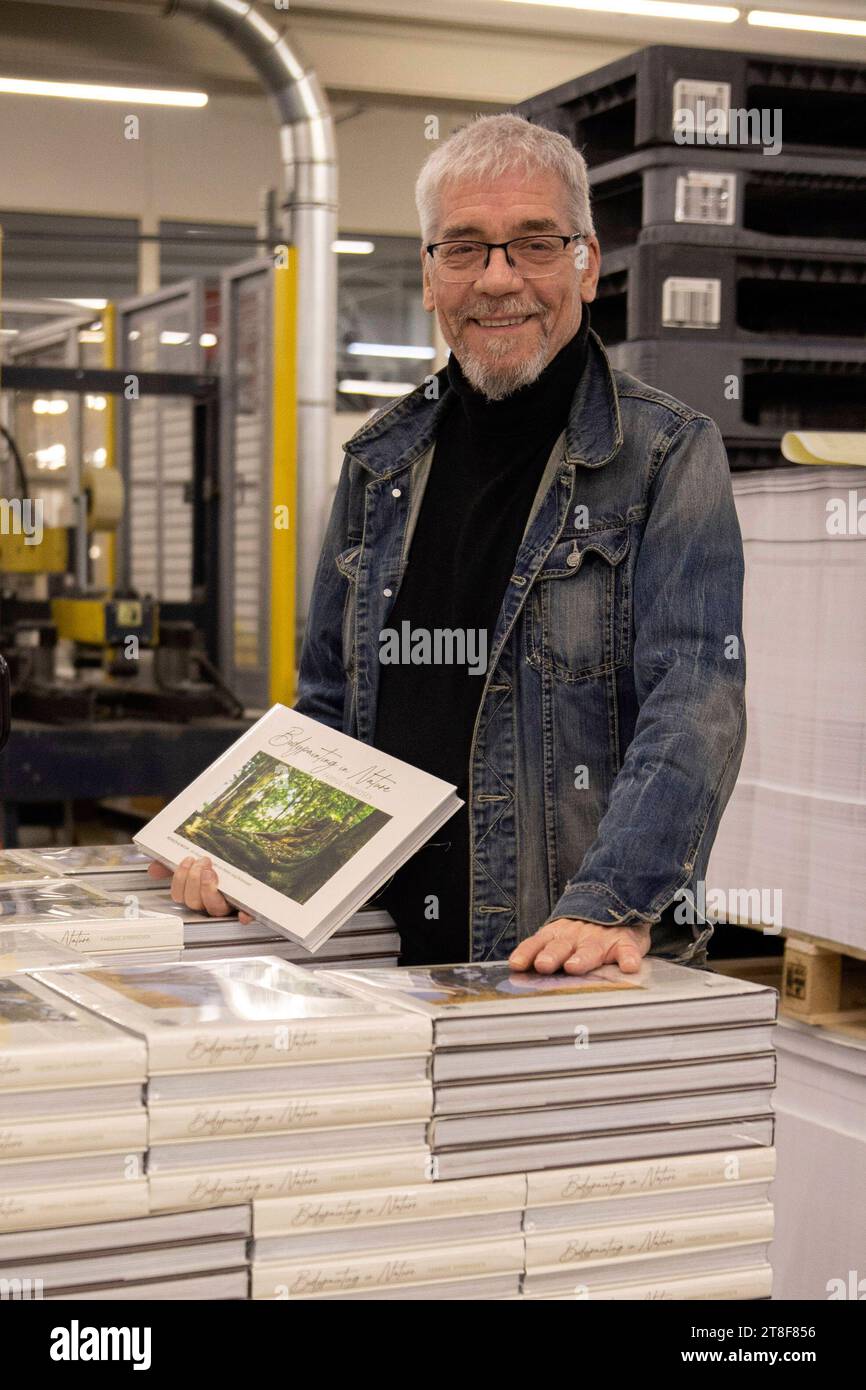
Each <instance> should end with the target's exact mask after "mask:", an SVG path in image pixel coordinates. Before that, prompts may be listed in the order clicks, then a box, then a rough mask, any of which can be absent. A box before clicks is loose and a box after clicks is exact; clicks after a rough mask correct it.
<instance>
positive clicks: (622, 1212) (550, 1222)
mask: <svg viewBox="0 0 866 1390" xmlns="http://www.w3.org/2000/svg"><path fill="white" fill-rule="evenodd" d="M771 1200H772V1184H771V1183H769V1182H729V1183H725V1184H724V1185H723V1186H720V1187H684V1188H680V1189H679V1190H677V1191H674V1192H642V1193H641V1195H640V1196H639V1197H602V1198H600V1199H599V1200H598V1201H597V1202H581V1203H579V1204H576V1203H574V1202H563V1203H562V1204H561V1205H560V1206H555V1207H528V1208H527V1210H526V1212H525V1213H524V1220H523V1229H524V1230H525V1231H569V1230H571V1231H573V1230H574V1229H575V1227H576V1226H579V1227H580V1228H581V1230H582V1229H584V1227H587V1226H611V1225H615V1224H616V1223H617V1222H620V1221H626V1222H628V1221H654V1220H655V1219H656V1217H667V1216H686V1215H688V1214H689V1213H690V1212H691V1213H704V1214H709V1213H710V1212H713V1211H727V1210H729V1209H730V1208H732V1207H749V1206H754V1205H755V1204H756V1203H758V1202H769V1201H771Z"/></svg>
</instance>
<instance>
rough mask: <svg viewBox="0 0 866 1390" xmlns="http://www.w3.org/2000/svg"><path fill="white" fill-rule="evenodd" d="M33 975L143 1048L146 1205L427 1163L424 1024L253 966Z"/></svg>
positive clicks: (278, 970)
mask: <svg viewBox="0 0 866 1390" xmlns="http://www.w3.org/2000/svg"><path fill="white" fill-rule="evenodd" d="M39 979H40V980H41V981H42V982H43V983H44V984H48V985H50V986H51V988H52V989H55V990H57V991H59V992H60V993H61V994H63V995H64V996H66V997H68V998H71V999H74V1000H75V1001H76V1003H78V1004H80V1005H82V1006H85V1007H87V1008H88V1009H92V1010H94V1011H95V1012H96V1013H98V1014H100V1015H101V1016H103V1017H104V1018H107V1019H110V1020H111V1021H112V1022H114V1023H116V1024H119V1025H120V1026H122V1027H123V1028H125V1029H128V1030H129V1032H130V1034H132V1035H135V1036H136V1037H138V1038H140V1039H143V1040H144V1041H145V1042H146V1044H147V1071H148V1092H147V1111H148V1156H147V1171H148V1178H149V1183H150V1198H151V1206H152V1209H153V1210H183V1209H185V1208H189V1209H195V1208H200V1207H209V1206H224V1205H230V1204H233V1203H234V1202H237V1201H239V1200H244V1199H247V1198H249V1197H251V1196H253V1195H256V1194H262V1195H278V1194H281V1193H287V1192H293V1191H298V1190H301V1191H315V1190H317V1189H318V1190H323V1191H327V1190H329V1189H333V1188H337V1187H341V1186H342V1187H346V1186H351V1187H358V1186H368V1185H371V1184H372V1185H378V1184H381V1183H383V1182H392V1181H404V1182H405V1181H412V1180H421V1179H423V1178H424V1176H425V1174H426V1173H427V1171H428V1169H429V1163H430V1158H429V1150H428V1148H427V1143H426V1140H427V1125H428V1122H429V1118H430V1114H431V1109H432V1089H431V1086H430V1082H429V1080H428V1079H427V1069H428V1058H429V1051H430V1034H431V1029H430V1023H429V1021H428V1020H427V1019H423V1018H419V1017H417V1016H414V1015H411V1014H409V1013H407V1012H406V1011H405V1010H400V1009H394V1008H392V1007H391V1006H389V1005H388V1004H387V1003H382V1004H378V1003H371V1002H369V1001H367V1000H363V999H360V998H359V997H357V996H355V995H352V994H351V993H349V992H348V991H346V990H344V989H341V988H340V987H339V986H338V985H333V984H332V983H331V981H332V979H333V975H332V974H330V973H328V974H325V973H322V972H312V971H309V970H303V969H301V968H300V967H298V966H294V965H291V964H289V963H288V962H286V961H282V960H278V959H276V958H275V957H269V956H265V957H253V958H251V959H249V960H228V961H212V962H207V963H202V964H199V965H194V964H193V965H187V964H183V963H179V964H167V965H124V964H122V963H120V964H118V965H117V966H116V967H114V968H112V969H105V968H101V969H96V970H86V971H75V972H72V971H69V972H60V971H57V972H52V971H45V972H40V973H39Z"/></svg>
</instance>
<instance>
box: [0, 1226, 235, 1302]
mask: <svg viewBox="0 0 866 1390" xmlns="http://www.w3.org/2000/svg"><path fill="white" fill-rule="evenodd" d="M249 1236H250V1207H249V1204H244V1205H241V1206H234V1207H222V1208H219V1209H217V1210H215V1211H195V1212H183V1213H176V1214H171V1215H164V1216H142V1217H138V1218H137V1219H132V1220H127V1221H100V1222H96V1223H93V1224H86V1225H79V1226H63V1227H54V1228H53V1229H49V1230H43V1231H18V1232H6V1233H0V1280H2V1281H4V1286H5V1287H6V1288H7V1289H12V1290H18V1291H20V1294H19V1296H20V1297H22V1298H24V1297H26V1298H41V1299H62V1300H68V1299H75V1300H76V1301H77V1300H78V1299H92V1300H98V1301H101V1300H104V1299H111V1300H112V1301H116V1300H119V1299H144V1300H146V1301H147V1302H151V1301H153V1300H155V1299H160V1300H166V1299H172V1300H175V1299H227V1298H243V1299H245V1298H247V1297H248V1296H249V1294H248V1289H249Z"/></svg>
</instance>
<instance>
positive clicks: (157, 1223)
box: [0, 1180, 251, 1265]
mask: <svg viewBox="0 0 866 1390" xmlns="http://www.w3.org/2000/svg"><path fill="white" fill-rule="evenodd" d="M142 1186H143V1187H144V1188H145V1191H146V1190H147V1183H146V1182H144V1181H143V1180H142ZM250 1231H251V1212H250V1207H249V1206H248V1205H246V1206H239V1207H217V1208H216V1209H215V1210H214V1211H190V1212H179V1213H176V1214H171V1215H168V1216H150V1215H148V1216H143V1217H131V1218H129V1219H120V1220H115V1221H98V1222H88V1223H87V1224H86V1225H83V1224H78V1225H76V1226H75V1227H73V1228H72V1229H71V1230H70V1229H69V1227H67V1226H60V1227H53V1228H50V1229H48V1230H44V1229H43V1230H39V1231H19V1232H17V1233H7V1234H5V1235H0V1265H2V1264H5V1263H6V1262H7V1261H9V1260H38V1259H46V1260H53V1259H59V1258H60V1257H61V1256H62V1255H83V1254H85V1253H87V1252H88V1251H95V1250H98V1251H105V1250H126V1249H129V1248H131V1247H133V1246H143V1245H178V1244H179V1243H180V1242H181V1241H185V1242H189V1241H202V1240H217V1239H225V1238H226V1237H228V1236H245V1237H247V1236H249V1235H250Z"/></svg>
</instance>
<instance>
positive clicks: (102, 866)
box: [16, 844, 150, 877]
mask: <svg viewBox="0 0 866 1390" xmlns="http://www.w3.org/2000/svg"><path fill="white" fill-rule="evenodd" d="M16 853H18V854H20V855H21V857H22V858H23V859H25V860H26V861H27V862H28V863H30V864H33V865H34V867H36V868H37V869H40V870H42V871H43V872H48V873H51V874H63V875H64V876H71V877H75V876H76V875H77V874H100V875H102V874H122V873H126V872H128V871H129V870H130V869H142V870H144V869H146V868H147V866H148V864H149V863H150V859H149V857H148V855H146V854H145V853H144V852H143V850H140V849H139V848H138V846H137V845H134V844H121V845H51V846H48V847H46V848H44V849H23V850H18V851H16Z"/></svg>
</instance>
